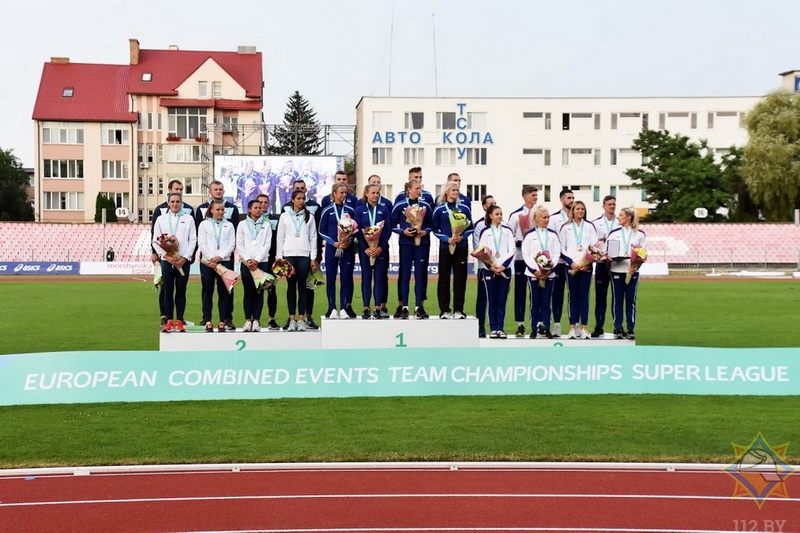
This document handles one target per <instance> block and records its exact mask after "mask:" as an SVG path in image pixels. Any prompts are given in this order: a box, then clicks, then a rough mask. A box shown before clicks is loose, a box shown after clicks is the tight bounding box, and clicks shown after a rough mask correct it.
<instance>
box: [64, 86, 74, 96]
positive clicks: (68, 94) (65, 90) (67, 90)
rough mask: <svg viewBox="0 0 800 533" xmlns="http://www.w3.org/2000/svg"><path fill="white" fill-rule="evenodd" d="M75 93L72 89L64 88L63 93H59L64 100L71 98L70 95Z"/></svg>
mask: <svg viewBox="0 0 800 533" xmlns="http://www.w3.org/2000/svg"><path fill="white" fill-rule="evenodd" d="M74 93H75V89H74V88H72V87H64V91H63V92H62V93H61V96H63V97H64V98H72V95H73V94H74Z"/></svg>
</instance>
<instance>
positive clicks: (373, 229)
mask: <svg viewBox="0 0 800 533" xmlns="http://www.w3.org/2000/svg"><path fill="white" fill-rule="evenodd" d="M361 231H362V233H363V234H364V238H365V239H366V240H367V246H369V247H370V249H375V248H377V247H378V244H379V241H380V238H381V233H383V220H381V221H380V222H378V223H377V224H376V225H374V226H367V227H366V228H364V229H363V230H361ZM369 264H370V266H375V258H374V257H370V258H369Z"/></svg>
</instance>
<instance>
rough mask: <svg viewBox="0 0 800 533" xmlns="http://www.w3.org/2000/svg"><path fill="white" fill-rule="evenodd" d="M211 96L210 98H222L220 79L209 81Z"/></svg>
mask: <svg viewBox="0 0 800 533" xmlns="http://www.w3.org/2000/svg"><path fill="white" fill-rule="evenodd" d="M211 97H212V98H222V82H221V81H214V82H211Z"/></svg>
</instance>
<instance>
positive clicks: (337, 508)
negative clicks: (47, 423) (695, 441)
mask: <svg viewBox="0 0 800 533" xmlns="http://www.w3.org/2000/svg"><path fill="white" fill-rule="evenodd" d="M785 483H786V488H787V492H788V494H789V498H769V499H767V500H766V501H765V502H764V505H763V506H762V507H761V509H759V507H758V505H757V504H756V503H755V501H754V500H753V499H751V498H736V499H734V498H732V495H733V491H734V487H735V482H734V480H733V479H732V478H731V477H730V476H728V475H727V474H725V473H723V472H721V471H705V472H697V471H688V472H685V471H678V472H668V471H635V470H634V471H631V470H575V469H569V470H540V469H531V470H527V469H513V468H510V469H503V468H499V469H498V468H490V469H486V470H481V469H474V468H470V469H464V468H460V469H457V470H449V469H443V468H439V469H434V468H432V469H430V470H427V469H419V468H417V469H408V470H406V469H402V468H391V469H361V468H359V469H352V470H350V469H323V470H309V469H303V470H287V469H281V470H249V471H241V472H235V471H225V472H214V471H211V472H209V471H188V472H155V473H136V472H129V473H99V474H91V475H83V476H76V475H41V476H37V475H28V476H11V477H0V531H2V532H3V533H17V532H36V533H42V532H49V531H58V532H61V531H79V532H140V531H147V532H186V531H206V532H207V531H216V532H219V531H237V532H238V531H259V532H279V531H280V532H368V531H381V532H405V531H414V532H420V531H430V532H445V531H448V532H450V531H465V532H481V531H540V532H544V531H553V532H565V531H569V532H573V531H581V532H584V531H585V532H588V531H604V532H617V531H620V532H626V533H634V532H642V533H644V532H652V533H660V532H664V533H666V532H687V533H688V532H710V531H743V530H751V529H753V527H754V526H757V529H758V530H760V531H763V530H770V528H772V530H773V531H794V532H797V531H800V476H794V477H789V478H787V479H786V481H785Z"/></svg>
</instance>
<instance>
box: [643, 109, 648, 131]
mask: <svg viewBox="0 0 800 533" xmlns="http://www.w3.org/2000/svg"><path fill="white" fill-rule="evenodd" d="M649 128H650V115H649V114H647V113H642V129H643V130H646V129H649Z"/></svg>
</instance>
